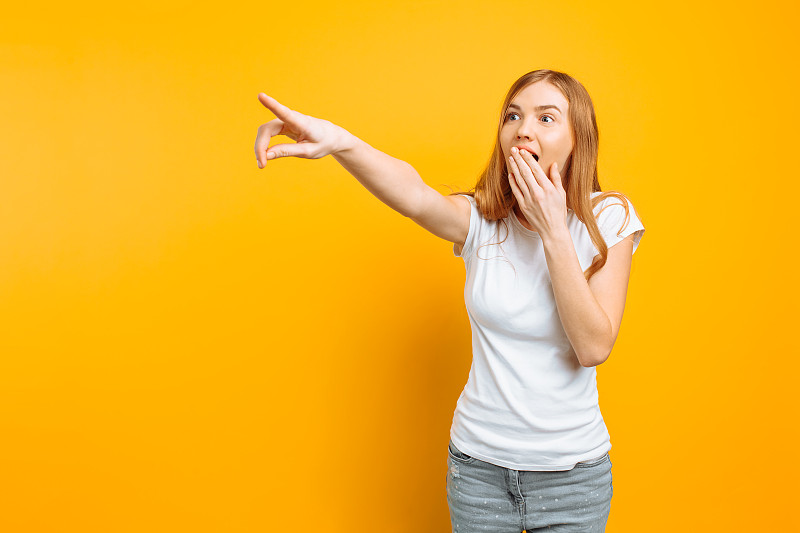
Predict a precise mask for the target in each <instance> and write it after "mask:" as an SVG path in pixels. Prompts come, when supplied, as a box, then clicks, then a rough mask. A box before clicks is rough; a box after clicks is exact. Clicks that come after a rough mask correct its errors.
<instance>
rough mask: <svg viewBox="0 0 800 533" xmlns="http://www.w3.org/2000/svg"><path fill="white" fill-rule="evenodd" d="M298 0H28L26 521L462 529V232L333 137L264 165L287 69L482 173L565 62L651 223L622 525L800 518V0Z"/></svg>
mask: <svg viewBox="0 0 800 533" xmlns="http://www.w3.org/2000/svg"><path fill="white" fill-rule="evenodd" d="M284 4H285V5H274V4H272V3H269V2H247V3H245V2H231V3H222V4H218V3H213V4H212V3H209V4H207V5H199V4H197V3H195V2H188V1H187V2H174V3H169V2H146V3H144V4H141V3H124V4H119V3H99V2H97V3H92V4H88V3H82V4H80V5H76V4H74V3H61V2H59V3H52V4H48V3H45V4H44V5H42V4H40V3H32V2H18V3H17V4H16V5H15V6H13V7H4V13H3V20H2V22H0V27H1V28H2V31H0V94H2V97H1V98H0V122H1V123H2V127H0V151H1V152H2V155H0V265H2V268H1V269H0V410H1V411H0V530H2V531H9V532H11V531H14V532H16V531H25V532H27V531H32V532H33V531H35V532H39V531H41V532H54V531H59V532H61V531H64V532H66V531H70V532H72V531H75V532H82V533H88V532H111V531H113V532H137V533H138V532H144V531H147V532H161V531H164V532H175V531H193V532H204V531H209V532H211V531H214V532H228V531H236V532H256V531H259V532H260V531H292V532H293V531H317V530H322V531H327V532H362V531H363V532H373V531H382V532H384V531H385V532H398V533H399V532H407V531H420V532H443V531H449V525H450V522H449V516H448V509H447V503H446V499H445V479H446V457H447V451H446V446H447V442H448V433H449V428H450V423H451V419H452V414H453V410H454V408H455V403H456V399H457V398H458V395H459V394H460V392H461V389H462V387H463V386H464V383H465V382H466V378H467V374H468V371H469V366H470V330H469V323H468V320H467V315H466V311H465V308H464V302H463V296H462V291H463V283H464V266H463V261H462V260H461V259H460V258H457V257H454V256H453V255H452V251H451V245H450V244H449V243H448V242H446V241H444V240H441V239H439V238H437V237H435V236H433V235H431V234H428V233H427V232H425V231H424V230H423V229H421V228H419V227H418V226H416V225H415V224H414V223H413V222H412V221H410V220H408V219H405V218H403V217H402V216H400V215H398V214H397V213H395V212H394V211H392V210H390V209H389V208H388V207H386V206H384V205H383V204H382V203H380V202H379V201H378V200H377V199H375V198H374V197H372V196H371V195H370V194H369V193H368V192H367V191H366V190H364V189H363V188H362V187H361V186H360V185H359V184H358V183H357V182H356V181H355V179H354V178H352V176H350V175H349V174H348V173H347V172H346V171H344V170H343V169H342V168H341V167H340V166H339V165H338V164H337V163H336V162H335V161H334V160H333V159H332V158H330V157H328V158H325V159H322V160H317V161H309V160H301V159H282V160H279V161H276V162H274V163H270V164H269V165H268V167H267V168H266V169H265V170H259V169H258V168H257V167H256V164H255V157H254V154H253V143H254V140H255V135H256V129H257V127H258V126H259V125H260V124H262V123H264V122H267V121H268V120H270V119H272V118H273V115H272V114H271V113H269V112H268V111H267V110H266V109H265V108H264V107H263V106H262V105H261V104H260V103H259V102H258V100H257V98H256V96H257V94H258V93H259V92H262V91H263V92H266V93H268V94H270V95H272V96H274V97H275V98H277V99H278V100H279V101H281V102H282V103H284V104H286V105H288V106H290V107H293V108H295V109H297V110H299V111H301V112H303V113H306V114H310V115H313V116H317V117H320V118H325V119H328V120H331V121H332V122H334V123H337V124H339V125H341V126H343V127H345V128H347V129H348V130H350V131H351V132H353V133H355V134H356V135H358V136H360V137H361V138H363V139H365V140H366V141H367V142H369V143H370V144H372V145H373V146H375V147H376V148H378V149H380V150H383V151H385V152H387V153H389V154H391V155H393V156H395V157H398V158H400V159H404V160H406V161H408V162H409V163H411V164H412V165H413V166H414V167H415V168H416V169H417V170H418V171H419V172H420V174H421V175H422V177H423V179H424V180H425V181H426V182H427V183H428V184H430V185H431V186H433V187H435V188H437V190H440V191H441V192H443V193H447V192H449V189H448V188H447V186H448V185H449V186H451V187H453V188H461V189H466V188H469V187H470V186H472V185H473V184H474V181H475V176H476V175H477V173H478V172H479V171H480V169H481V167H482V165H483V164H484V163H485V161H486V159H487V157H488V155H489V151H490V148H491V142H492V139H493V136H494V127H495V123H496V119H497V113H498V112H499V105H500V103H501V101H502V98H503V96H504V94H505V91H506V90H507V88H508V87H509V85H510V84H511V83H512V82H513V81H514V80H515V79H516V78H517V77H518V76H520V75H521V74H523V73H525V72H528V71H530V70H534V69H537V68H553V69H556V70H563V71H565V72H568V73H570V74H572V75H574V76H575V77H576V78H578V79H579V80H580V81H581V82H582V83H583V84H584V85H585V86H586V87H587V89H588V90H589V92H590V94H591V95H592V97H593V99H594V103H595V106H596V110H597V118H598V123H599V127H600V142H601V148H600V162H599V164H600V175H601V184H602V185H603V187H604V188H605V189H617V190H621V191H623V192H625V193H626V194H628V196H629V197H630V198H631V200H632V201H633V202H634V205H635V206H636V208H637V210H638V212H639V213H640V215H641V217H642V219H643V221H644V223H645V226H646V228H647V231H646V233H645V237H644V239H643V240H642V245H641V247H640V248H639V249H638V251H637V253H636V255H635V256H634V264H633V274H632V278H631V281H630V286H629V294H628V301H627V307H626V314H625V319H624V322H623V327H622V329H621V333H620V337H619V340H618V341H617V345H616V347H615V350H614V353H613V354H612V356H611V358H610V359H609V360H608V362H606V363H605V364H603V365H601V366H600V367H598V381H599V388H600V397H601V400H600V404H601V408H602V410H603V414H604V417H605V420H606V424H607V426H608V428H609V431H610V433H611V440H612V445H613V448H612V451H611V457H612V462H613V465H614V468H613V475H614V498H613V500H612V511H611V517H610V520H609V525H608V528H609V529H608V530H609V531H614V532H623V531H630V532H641V531H649V532H661V531H663V532H673V531H678V530H680V531H726V532H727V531H779V530H784V531H786V530H790V529H792V527H791V526H794V527H797V526H798V525H800V521H798V518H797V515H796V513H795V512H794V511H793V505H794V497H793V495H792V493H791V491H793V490H794V488H795V487H794V485H795V480H796V479H797V477H798V474H800V472H798V467H797V465H798V461H797V458H796V455H797V454H796V443H797V436H798V435H797V433H798V431H797V429H796V415H795V414H793V413H796V409H797V407H798V405H797V403H798V402H797V400H796V392H797V387H796V386H795V379H796V376H797V372H798V370H799V368H798V366H799V365H798V358H797V355H798V351H797V342H796V340H795V336H796V335H795V332H796V326H795V322H796V318H797V311H796V309H797V306H796V301H797V299H798V296H800V295H798V291H797V281H796V280H797V278H796V275H795V268H796V263H797V261H796V255H797V252H796V249H797V244H796V243H797V238H796V235H795V233H794V230H795V229H796V228H797V219H796V213H795V212H796V208H795V204H796V202H797V186H796V180H797V178H798V172H797V169H796V168H795V165H794V163H793V160H794V158H793V157H792V156H793V154H795V153H796V152H797V148H798V136H797V133H796V132H797V124H798V120H799V119H800V116H798V114H799V113H798V106H797V103H796V98H797V96H796V95H797V91H798V83H797V69H796V68H795V66H794V64H795V62H796V56H797V52H798V50H797V45H796V43H797V41H796V38H797V32H796V28H797V23H798V17H797V14H796V12H795V11H794V8H790V7H789V6H790V5H791V4H790V3H789V2H773V1H762V2H757V3H747V4H745V3H724V2H707V3H700V2H686V1H678V2H670V3H666V4H664V3H656V4H652V5H649V4H647V3H645V4H641V3H638V2H636V3H634V2H618V1H611V2H608V1H607V2H570V3H567V2H547V3H542V2H530V3H520V2H500V3H490V2H485V1H470V2H458V3H447V2H434V1H431V2H419V3H416V2H411V3H410V5H409V3H407V2H399V1H398V2H391V3H386V2H378V3H371V2H370V3H367V2H364V3H360V2H345V3H344V5H342V4H341V3H339V2H326V3H321V2H286V3H284ZM282 139H283V140H284V141H288V139H286V138H282ZM787 155H788V156H789V157H787Z"/></svg>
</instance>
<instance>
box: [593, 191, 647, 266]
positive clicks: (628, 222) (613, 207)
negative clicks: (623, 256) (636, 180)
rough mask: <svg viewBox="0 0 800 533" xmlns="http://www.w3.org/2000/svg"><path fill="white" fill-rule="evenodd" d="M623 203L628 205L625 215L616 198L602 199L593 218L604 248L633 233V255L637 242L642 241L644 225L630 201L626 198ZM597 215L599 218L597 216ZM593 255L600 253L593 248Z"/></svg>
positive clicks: (623, 208)
mask: <svg viewBox="0 0 800 533" xmlns="http://www.w3.org/2000/svg"><path fill="white" fill-rule="evenodd" d="M625 201H626V202H627V203H628V212H627V213H626V212H625V207H624V205H623V204H622V200H620V199H619V198H617V197H616V196H609V197H607V198H604V199H603V201H602V202H600V203H599V204H598V205H597V206H596V207H595V216H597V226H598V227H599V228H600V233H601V234H602V235H603V238H604V239H605V241H606V246H608V247H609V248H611V247H612V246H614V245H615V244H617V243H618V242H620V241H621V240H622V239H624V238H625V237H627V236H628V235H630V234H631V233H633V234H634V236H633V253H634V254H635V253H636V248H638V247H639V241H641V240H642V236H643V235H644V225H643V224H642V221H641V220H640V219H639V216H638V215H637V214H636V210H635V209H634V208H633V204H632V203H631V201H630V200H628V199H627V198H626V200H625ZM606 206H607V207H606ZM601 210H602V212H601ZM598 213H599V216H598V215H597V214H598ZM595 253H600V252H599V251H598V250H597V248H595Z"/></svg>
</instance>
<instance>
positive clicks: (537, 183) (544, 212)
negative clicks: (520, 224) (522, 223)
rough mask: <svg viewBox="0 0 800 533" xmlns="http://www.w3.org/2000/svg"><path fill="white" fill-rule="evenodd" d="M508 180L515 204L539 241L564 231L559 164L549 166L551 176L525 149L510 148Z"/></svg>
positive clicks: (563, 193)
mask: <svg viewBox="0 0 800 533" xmlns="http://www.w3.org/2000/svg"><path fill="white" fill-rule="evenodd" d="M507 164H508V167H509V168H510V169H511V172H510V173H509V174H508V181H509V183H510V184H511V190H512V191H513V193H514V196H515V197H516V199H517V204H519V208H520V210H521V211H522V214H523V215H525V218H526V219H527V220H528V222H529V223H530V225H531V226H533V228H534V229H535V230H536V231H538V232H539V234H540V235H541V236H542V238H546V237H550V236H553V235H556V234H558V233H559V232H561V231H563V230H565V229H567V193H566V191H565V190H564V186H563V184H562V183H561V174H559V173H558V163H553V164H552V165H551V166H550V176H548V175H547V174H545V172H544V170H543V169H542V167H540V166H539V162H538V161H536V159H534V158H533V155H531V153H530V152H528V151H527V150H518V149H517V148H516V147H514V148H512V149H511V157H510V158H509V160H508V162H507Z"/></svg>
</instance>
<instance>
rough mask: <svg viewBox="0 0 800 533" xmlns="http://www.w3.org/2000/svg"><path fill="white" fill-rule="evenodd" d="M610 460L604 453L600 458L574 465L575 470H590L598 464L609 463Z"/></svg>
mask: <svg viewBox="0 0 800 533" xmlns="http://www.w3.org/2000/svg"><path fill="white" fill-rule="evenodd" d="M610 460H611V458H610V457H609V456H608V452H606V453H605V455H603V456H602V457H598V458H597V459H589V460H588V461H581V462H580V463H578V464H576V465H575V466H576V467H577V468H590V467H592V466H597V465H599V464H603V463H605V462H606V461H610Z"/></svg>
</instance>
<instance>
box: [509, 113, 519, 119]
mask: <svg viewBox="0 0 800 533" xmlns="http://www.w3.org/2000/svg"><path fill="white" fill-rule="evenodd" d="M512 115H517V114H516V113H508V114H506V120H508V119H509V118H510V117H511V116H512ZM517 116H519V115H517Z"/></svg>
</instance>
